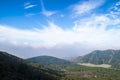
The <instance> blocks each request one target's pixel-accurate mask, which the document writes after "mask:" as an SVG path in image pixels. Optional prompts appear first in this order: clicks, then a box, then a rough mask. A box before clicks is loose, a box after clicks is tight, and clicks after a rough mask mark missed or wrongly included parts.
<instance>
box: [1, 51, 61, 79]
mask: <svg viewBox="0 0 120 80" xmlns="http://www.w3.org/2000/svg"><path fill="white" fill-rule="evenodd" d="M60 77H61V74H60V72H59V71H55V70H52V69H48V68H45V67H43V66H41V65H39V64H36V63H32V62H28V61H25V60H23V59H21V58H18V57H16V56H13V55H10V54H8V53H6V52H1V51H0V80H59V79H60Z"/></svg>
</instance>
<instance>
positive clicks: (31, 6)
mask: <svg viewBox="0 0 120 80" xmlns="http://www.w3.org/2000/svg"><path fill="white" fill-rule="evenodd" d="M35 6H37V5H32V4H31V5H27V6H25V9H29V8H33V7H35Z"/></svg>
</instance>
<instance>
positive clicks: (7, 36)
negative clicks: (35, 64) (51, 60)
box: [0, 0, 120, 58]
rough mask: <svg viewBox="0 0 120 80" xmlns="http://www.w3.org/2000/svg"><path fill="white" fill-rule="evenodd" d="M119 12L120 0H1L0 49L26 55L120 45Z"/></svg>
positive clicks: (73, 52)
mask: <svg viewBox="0 0 120 80" xmlns="http://www.w3.org/2000/svg"><path fill="white" fill-rule="evenodd" d="M119 16H120V0H99V1H98V0H11V1H9V0H0V45H1V46H0V50H2V51H8V52H10V53H12V54H15V55H17V56H20V57H22V58H27V57H32V56H38V55H51V56H56V57H68V56H79V55H84V54H87V53H89V52H90V51H92V50H96V49H100V50H101V49H102V50H103V49H119V48H120V45H119V44H120V38H119V36H120V18H119ZM61 54H62V55H61Z"/></svg>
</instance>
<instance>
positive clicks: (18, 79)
mask: <svg viewBox="0 0 120 80" xmlns="http://www.w3.org/2000/svg"><path fill="white" fill-rule="evenodd" d="M93 52H94V53H93ZM93 52H92V53H90V54H87V55H89V57H86V56H87V55H85V56H83V57H82V58H80V59H81V61H80V60H79V61H76V60H75V59H74V60H73V61H72V62H71V61H68V60H64V59H60V58H56V57H52V56H37V57H32V58H28V59H21V58H19V57H16V56H14V55H11V54H9V53H6V52H2V51H1V52H0V72H1V73H0V80H13V79H14V80H33V79H35V80H120V76H119V74H120V69H119V67H114V66H113V65H111V64H114V63H111V64H98V63H99V62H96V64H93V63H92V62H91V63H83V61H86V62H87V60H89V58H90V60H92V59H99V60H100V58H99V57H102V60H103V59H104V57H105V58H106V56H105V55H107V56H109V55H111V53H110V52H111V50H110V51H109V50H105V51H98V53H97V52H96V51H93ZM103 52H105V53H103ZM115 52H117V53H114V55H117V57H120V56H118V54H119V53H118V52H119V51H115ZM90 55H91V56H93V57H94V56H96V55H97V58H91V57H90ZM103 55H104V56H103ZM84 57H85V58H84ZM83 58H84V59H83ZM112 58H113V59H114V56H113V57H112ZM76 59H77V60H78V57H77V58H76ZM110 59H111V58H110ZM110 59H109V57H108V58H106V61H108V62H109V60H110ZM99 60H95V61H99ZM117 61H118V62H119V60H118V59H117ZM78 62H82V63H78ZM111 62H112V60H111ZM106 63H107V62H106ZM116 65H117V64H116ZM117 66H119V65H117Z"/></svg>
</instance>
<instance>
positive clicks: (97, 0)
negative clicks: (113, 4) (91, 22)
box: [72, 0, 104, 15]
mask: <svg viewBox="0 0 120 80" xmlns="http://www.w3.org/2000/svg"><path fill="white" fill-rule="evenodd" d="M103 3H104V1H103V0H88V1H84V2H82V3H81V2H80V3H79V4H75V5H73V7H72V8H73V12H74V13H75V14H76V15H81V14H84V13H88V12H90V11H91V10H93V9H95V8H97V7H99V6H101V5H102V4H103Z"/></svg>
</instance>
